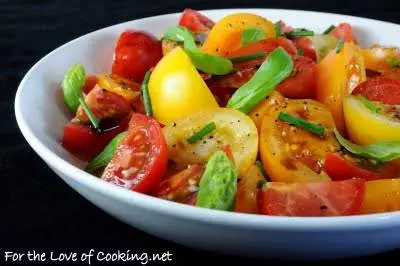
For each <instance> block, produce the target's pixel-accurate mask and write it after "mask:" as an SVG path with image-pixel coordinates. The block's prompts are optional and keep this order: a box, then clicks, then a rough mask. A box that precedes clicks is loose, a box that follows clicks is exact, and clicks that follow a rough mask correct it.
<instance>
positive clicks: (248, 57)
mask: <svg viewBox="0 0 400 266" xmlns="http://www.w3.org/2000/svg"><path fill="white" fill-rule="evenodd" d="M261 57H265V54H264V53H263V52H257V53H253V54H247V55H243V56H238V57H232V58H230V60H231V61H232V63H238V62H243V61H248V60H252V59H257V58H261Z"/></svg>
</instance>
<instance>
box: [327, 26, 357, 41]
mask: <svg viewBox="0 0 400 266" xmlns="http://www.w3.org/2000/svg"><path fill="white" fill-rule="evenodd" d="M331 35H333V36H334V37H336V38H338V39H340V38H342V39H343V40H344V41H345V42H350V41H352V42H354V43H357V37H356V36H355V35H354V32H353V27H352V26H351V25H350V24H348V23H340V24H339V25H337V26H336V27H335V28H334V29H333V30H332V31H331Z"/></svg>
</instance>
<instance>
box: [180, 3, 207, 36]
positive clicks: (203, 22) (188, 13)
mask: <svg viewBox="0 0 400 266" xmlns="http://www.w3.org/2000/svg"><path fill="white" fill-rule="evenodd" d="M178 24H179V25H180V26H183V27H185V28H187V29H189V30H191V31H192V32H194V33H205V32H208V31H209V30H211V28H212V27H213V26H214V21H212V20H211V19H209V18H208V17H206V16H204V15H203V14H201V13H200V12H198V11H196V10H193V9H190V8H186V9H185V10H184V11H183V13H182V16H181V17H180V19H179V23H178Z"/></svg>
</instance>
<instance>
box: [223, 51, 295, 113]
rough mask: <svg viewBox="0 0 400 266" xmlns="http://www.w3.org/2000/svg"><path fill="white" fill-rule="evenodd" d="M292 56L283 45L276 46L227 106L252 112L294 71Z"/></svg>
mask: <svg viewBox="0 0 400 266" xmlns="http://www.w3.org/2000/svg"><path fill="white" fill-rule="evenodd" d="M293 65H294V64H293V60H292V57H291V56H290V55H289V54H288V53H287V52H286V51H285V50H284V49H283V48H281V47H278V48H276V49H275V50H274V51H273V52H272V53H271V54H270V55H269V56H268V57H267V59H266V60H265V61H264V63H263V64H262V65H261V66H260V68H259V69H258V70H257V72H256V73H255V74H254V75H253V77H252V78H251V79H250V80H249V81H248V82H246V83H245V84H243V85H242V86H241V87H240V88H239V89H238V90H236V92H235V93H234V94H233V95H232V97H231V99H229V102H228V104H227V107H229V108H233V109H238V110H240V111H242V112H244V113H248V112H250V111H251V110H252V109H253V108H254V107H255V106H256V105H257V104H258V103H260V102H261V101H262V100H263V99H265V97H267V96H268V95H269V94H270V93H271V92H272V91H273V90H274V89H275V88H276V86H277V85H278V84H279V83H281V82H282V81H283V80H285V79H286V78H287V77H289V76H290V74H291V73H292V71H293Z"/></svg>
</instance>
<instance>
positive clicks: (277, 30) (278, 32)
mask: <svg viewBox="0 0 400 266" xmlns="http://www.w3.org/2000/svg"><path fill="white" fill-rule="evenodd" d="M274 26H275V33H276V34H275V36H276V37H280V36H281V35H282V24H281V21H280V20H279V21H278V22H276V23H275V24H274Z"/></svg>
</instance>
